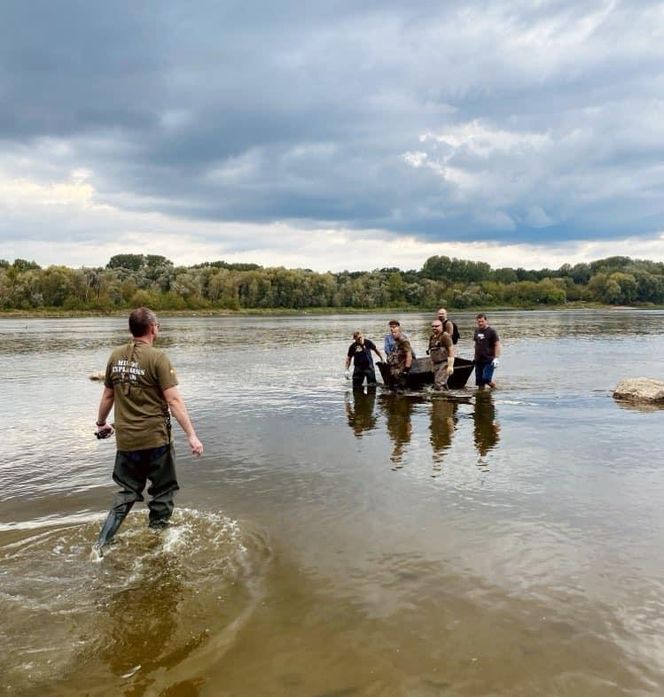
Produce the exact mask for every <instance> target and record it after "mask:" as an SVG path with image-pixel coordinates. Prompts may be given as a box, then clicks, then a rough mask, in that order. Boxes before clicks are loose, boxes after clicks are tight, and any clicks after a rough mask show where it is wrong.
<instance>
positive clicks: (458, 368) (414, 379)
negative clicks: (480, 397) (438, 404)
mask: <svg viewBox="0 0 664 697" xmlns="http://www.w3.org/2000/svg"><path fill="white" fill-rule="evenodd" d="M376 365H377V366H378V369H379V370H380V374H381V376H382V378H383V382H384V383H385V385H386V386H387V387H401V385H399V384H398V383H397V381H395V380H394V378H393V377H392V375H391V374H390V367H389V366H388V365H387V363H384V362H383V361H378V362H377V363H376ZM474 367H475V361H470V360H468V359H467V358H459V357H456V358H455V359H454V372H453V373H452V375H450V377H449V378H448V379H447V386H448V387H449V389H450V390H460V389H461V388H462V387H465V386H466V383H467V382H468V378H469V377H470V375H471V373H472V372H473V368H474ZM405 379H406V384H405V387H407V388H409V389H417V388H420V387H424V386H425V385H433V364H432V363H431V359H430V358H429V357H428V356H427V357H425V358H416V359H415V360H413V363H412V365H411V366H410V371H409V372H408V373H406V374H405Z"/></svg>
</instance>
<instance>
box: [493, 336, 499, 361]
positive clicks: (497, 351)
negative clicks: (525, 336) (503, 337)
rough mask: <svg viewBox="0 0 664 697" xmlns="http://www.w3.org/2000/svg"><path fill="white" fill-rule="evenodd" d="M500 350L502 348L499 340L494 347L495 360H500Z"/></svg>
mask: <svg viewBox="0 0 664 697" xmlns="http://www.w3.org/2000/svg"><path fill="white" fill-rule="evenodd" d="M500 350H501V346H500V339H499V340H498V341H496V343H495V345H494V347H493V355H494V357H495V358H500Z"/></svg>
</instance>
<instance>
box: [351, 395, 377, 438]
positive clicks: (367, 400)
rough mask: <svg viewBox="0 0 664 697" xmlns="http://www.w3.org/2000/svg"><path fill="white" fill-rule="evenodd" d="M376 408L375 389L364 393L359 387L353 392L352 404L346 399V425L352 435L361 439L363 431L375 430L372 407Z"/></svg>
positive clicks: (374, 417)
mask: <svg viewBox="0 0 664 697" xmlns="http://www.w3.org/2000/svg"><path fill="white" fill-rule="evenodd" d="M375 406H376V388H375V387H369V388H368V389H367V391H366V393H365V392H364V390H363V389H362V388H361V387H360V388H358V389H355V390H353V403H352V404H351V403H350V400H349V399H348V398H347V399H346V416H347V418H348V425H349V426H350V427H351V428H352V429H353V433H354V434H355V435H356V436H357V437H358V438H361V437H362V434H363V433H364V432H365V431H371V430H372V429H374V428H376V416H375V415H374V407H375Z"/></svg>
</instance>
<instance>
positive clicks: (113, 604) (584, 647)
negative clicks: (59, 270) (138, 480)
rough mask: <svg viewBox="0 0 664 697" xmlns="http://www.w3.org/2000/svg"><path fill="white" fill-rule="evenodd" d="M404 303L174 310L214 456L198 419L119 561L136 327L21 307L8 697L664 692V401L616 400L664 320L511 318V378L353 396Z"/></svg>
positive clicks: (5, 596) (8, 430) (658, 340)
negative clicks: (119, 405) (483, 384)
mask: <svg viewBox="0 0 664 697" xmlns="http://www.w3.org/2000/svg"><path fill="white" fill-rule="evenodd" d="M388 319H390V318H389V317H386V316H378V315H375V314H366V315H355V316H306V315H305V316H298V317H257V318H254V317H222V318H212V317H190V318H182V317H168V316H163V317H161V318H160V320H161V336H160V345H161V347H163V348H164V349H165V350H166V351H167V352H168V354H169V356H170V358H171V360H172V362H173V364H174V365H175V367H176V369H177V371H178V376H179V379H180V389H181V391H182V393H183V395H184V397H185V400H186V403H187V405H188V408H189V412H190V414H191V417H192V420H193V422H194V424H195V426H196V428H197V431H198V434H199V436H200V438H201V440H202V441H203V443H204V445H205V454H204V456H203V457H201V458H200V459H197V458H194V457H192V456H190V455H189V453H188V452H187V447H186V440H185V438H184V436H183V434H182V432H181V430H180V429H179V427H176V428H175V435H176V450H177V453H178V470H179V476H180V485H181V491H180V492H179V494H178V498H177V508H176V514H175V516H174V525H173V526H172V527H171V528H170V529H169V530H167V531H166V532H164V533H154V532H151V531H149V530H148V529H147V526H146V523H147V515H146V508H145V505H144V504H138V505H137V506H136V507H135V508H134V511H133V512H132V513H131V514H130V516H129V518H128V519H127V521H126V522H125V524H124V526H123V527H122V528H121V530H120V532H119V533H118V536H117V542H116V544H114V545H113V546H112V547H111V548H110V551H109V552H108V554H107V555H106V556H105V557H104V558H103V560H101V561H96V562H95V561H93V560H91V558H90V547H91V545H92V543H93V542H94V540H95V537H96V534H97V532H98V530H99V527H100V524H101V522H102V520H103V518H104V516H105V514H106V511H107V509H108V507H109V504H110V501H111V498H112V495H113V492H114V490H115V486H114V484H113V482H112V481H111V478H110V474H111V470H112V463H113V457H114V452H115V451H114V441H113V440H108V441H98V440H97V439H96V438H95V437H94V435H93V431H94V421H95V418H96V410H97V404H98V400H99V396H100V394H101V391H102V386H101V384H100V383H99V382H93V381H91V380H90V379H89V377H88V376H89V375H90V374H91V373H95V372H97V371H101V370H103V368H104V366H105V362H106V358H107V356H108V354H109V352H110V350H111V348H112V347H114V346H115V345H117V344H120V343H122V342H124V341H125V337H126V336H127V331H126V320H125V319H124V318H86V319H57V320H56V319H53V320H43V319H30V320H25V319H21V320H17V319H11V320H9V319H5V320H1V321H0V360H1V363H2V368H1V369H0V394H1V395H2V397H1V399H0V435H1V440H0V443H1V448H2V457H1V458H0V481H1V483H2V486H1V487H0V617H1V618H2V622H1V624H0V692H2V693H3V694H7V695H40V697H41V696H43V695H46V696H49V695H53V696H55V695H57V696H60V695H65V696H68V695H128V696H129V695H131V696H134V697H135V696H139V695H163V696H164V697H177V696H181V697H190V696H193V695H200V696H207V695H210V696H215V697H216V696H220V697H245V696H246V697H262V696H266V697H272V696H277V695H279V696H290V695H293V696H294V697H300V696H302V697H341V696H343V697H347V696H348V697H353V696H357V697H365V696H366V697H392V696H394V697H397V696H398V697H434V696H438V695H441V696H443V695H444V696H445V697H461V696H464V697H483V696H487V697H489V696H491V697H498V696H501V697H502V696H505V697H507V696H509V697H521V696H522V697H533V696H534V695H543V696H547V697H548V696H564V697H594V696H596V697H613V696H614V695H615V696H618V695H621V696H626V695H630V696H632V695H633V696H638V697H643V696H644V695H653V696H655V695H657V696H660V695H662V694H664V451H663V449H662V444H661V438H662V435H663V434H664V410H650V411H649V410H636V409H633V408H631V409H630V408H626V407H624V406H621V405H619V404H618V403H616V402H615V401H614V400H613V399H612V397H611V391H612V389H613V388H614V387H615V385H616V383H617V382H618V380H619V379H620V378H621V377H630V376H631V377H639V376H646V377H654V378H658V379H662V378H664V312H659V311H633V310H614V311H596V310H593V311H568V312H516V311H515V312H501V313H494V314H493V315H491V316H490V320H491V324H492V326H494V327H495V328H496V329H497V330H498V332H499V333H500V335H501V340H502V343H503V357H502V360H501V364H500V367H499V369H498V371H497V381H498V389H497V390H496V391H494V392H493V393H480V394H476V393H475V390H474V388H473V387H472V379H471V381H470V382H469V387H468V389H467V390H464V391H459V392H457V393H455V394H452V395H444V396H438V395H432V394H430V393H429V392H423V393H419V394H415V393H412V394H410V393H409V394H402V395H395V394H390V393H389V392H387V391H386V390H384V389H383V388H382V386H379V387H378V389H377V390H376V391H375V392H374V393H373V394H372V393H369V394H365V393H364V392H363V393H356V394H353V392H352V390H351V389H350V386H349V383H348V382H347V381H346V380H345V379H344V376H343V362H344V357H345V353H346V350H347V347H348V345H349V344H350V341H351V334H352V331H353V330H354V329H356V328H362V329H363V330H364V331H365V334H366V336H368V337H370V338H373V339H374V340H376V342H377V343H379V344H380V345H381V347H382V337H383V335H384V333H385V330H386V322H387V320H388ZM400 319H401V320H402V325H403V327H404V328H405V330H406V332H407V333H408V334H409V335H410V337H411V339H412V342H413V344H414V347H415V349H416V351H417V353H418V354H419V355H423V354H424V349H425V346H426V337H427V328H428V325H429V320H430V319H431V316H428V315H423V314H408V315H402V316H401V317H400ZM454 319H455V320H456V321H457V322H458V324H459V327H460V330H461V334H462V338H461V341H460V343H459V348H460V354H461V355H462V356H465V357H472V315H471V314H470V313H460V314H456V315H455V316H454Z"/></svg>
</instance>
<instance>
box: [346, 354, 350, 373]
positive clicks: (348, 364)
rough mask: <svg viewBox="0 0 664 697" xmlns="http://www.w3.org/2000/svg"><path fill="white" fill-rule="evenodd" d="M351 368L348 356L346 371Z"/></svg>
mask: <svg viewBox="0 0 664 697" xmlns="http://www.w3.org/2000/svg"><path fill="white" fill-rule="evenodd" d="M348 368H350V356H346V370H348Z"/></svg>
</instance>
